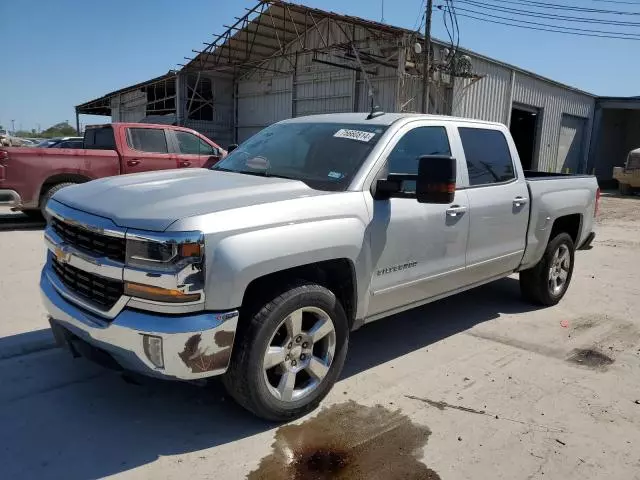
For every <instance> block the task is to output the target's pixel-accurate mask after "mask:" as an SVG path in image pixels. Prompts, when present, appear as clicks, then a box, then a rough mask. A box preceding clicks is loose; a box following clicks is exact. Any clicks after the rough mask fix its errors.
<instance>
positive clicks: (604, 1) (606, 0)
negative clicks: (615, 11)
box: [592, 0, 640, 7]
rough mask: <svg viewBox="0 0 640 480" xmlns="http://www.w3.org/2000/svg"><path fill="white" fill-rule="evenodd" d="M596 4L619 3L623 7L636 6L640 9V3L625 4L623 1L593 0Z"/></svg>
mask: <svg viewBox="0 0 640 480" xmlns="http://www.w3.org/2000/svg"><path fill="white" fill-rule="evenodd" d="M592 1H594V2H603V3H619V4H621V5H636V6H638V7H640V3H638V2H625V1H623V0H592Z"/></svg>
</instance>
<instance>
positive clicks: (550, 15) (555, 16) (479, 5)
mask: <svg viewBox="0 0 640 480" xmlns="http://www.w3.org/2000/svg"><path fill="white" fill-rule="evenodd" d="M457 1H458V2H459V3H464V4H468V5H473V6H475V7H477V8H482V9H486V10H495V11H498V12H503V13H510V14H512V15H521V16H525V15H526V16H527V17H537V18H544V19H547V20H564V21H567V22H576V23H598V24H601V25H615V26H625V27H640V22H625V21H619V20H604V19H599V18H591V17H574V16H570V15H558V14H554V13H543V12H534V11H531V10H523V9H521V8H512V7H503V6H501V5H495V4H491V3H479V2H475V1H473V0H457Z"/></svg>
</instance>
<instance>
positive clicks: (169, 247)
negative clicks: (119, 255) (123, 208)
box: [124, 232, 204, 303]
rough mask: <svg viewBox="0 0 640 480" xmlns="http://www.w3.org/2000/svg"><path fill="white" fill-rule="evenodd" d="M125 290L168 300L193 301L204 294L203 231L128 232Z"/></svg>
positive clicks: (140, 295) (142, 296)
mask: <svg viewBox="0 0 640 480" xmlns="http://www.w3.org/2000/svg"><path fill="white" fill-rule="evenodd" d="M126 240H127V247H126V266H127V269H126V270H125V278H124V280H125V285H124V289H125V294H126V295H130V296H132V297H136V298H141V299H146V300H152V301H156V302H165V303H190V302H197V301H199V300H202V298H203V295H204V290H203V288H204V236H203V235H202V233H201V232H180V233H153V234H151V233H149V234H147V233H145V232H127V236H126Z"/></svg>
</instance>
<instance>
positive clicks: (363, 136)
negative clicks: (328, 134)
mask: <svg viewBox="0 0 640 480" xmlns="http://www.w3.org/2000/svg"><path fill="white" fill-rule="evenodd" d="M333 136H334V137H336V138H349V139H351V140H357V141H359V142H368V141H369V140H371V139H372V138H373V137H375V136H376V134H375V133H372V132H363V131H362V130H348V129H346V128H341V129H340V130H338V131H337V132H336V133H334V134H333Z"/></svg>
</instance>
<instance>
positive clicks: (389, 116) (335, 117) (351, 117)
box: [281, 112, 503, 126]
mask: <svg viewBox="0 0 640 480" xmlns="http://www.w3.org/2000/svg"><path fill="white" fill-rule="evenodd" d="M368 116H369V113H368V112H358V113H328V114H321V115H308V116H304V117H296V118H291V119H288V120H283V121H282V122H281V123H303V122H310V121H313V122H318V123H321V122H322V123H353V124H363V123H364V124H370V125H383V126H390V125H392V124H394V123H396V122H399V121H402V120H418V119H429V120H435V121H443V122H448V123H449V122H459V123H474V124H482V125H493V126H503V125H502V124H501V123H497V122H487V121H484V120H474V119H469V118H461V117H451V116H448V115H431V114H424V113H383V114H382V115H379V116H377V117H374V118H371V119H368V118H367V117H368Z"/></svg>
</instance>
